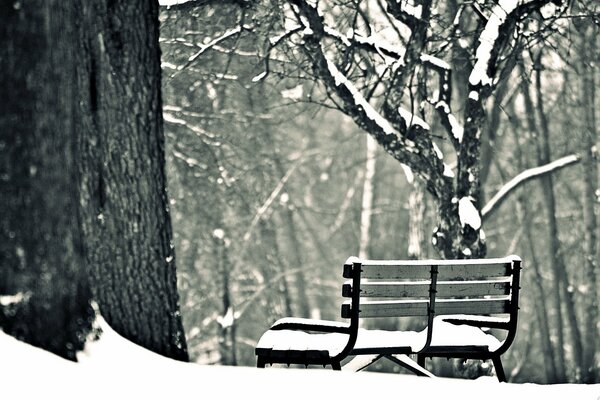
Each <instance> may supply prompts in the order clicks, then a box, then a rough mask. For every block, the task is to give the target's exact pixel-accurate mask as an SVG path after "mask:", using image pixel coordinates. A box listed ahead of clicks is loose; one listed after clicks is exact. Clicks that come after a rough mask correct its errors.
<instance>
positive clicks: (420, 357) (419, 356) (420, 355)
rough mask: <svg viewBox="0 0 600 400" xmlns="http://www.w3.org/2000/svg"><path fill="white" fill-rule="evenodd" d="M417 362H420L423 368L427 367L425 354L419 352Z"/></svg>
mask: <svg viewBox="0 0 600 400" xmlns="http://www.w3.org/2000/svg"><path fill="white" fill-rule="evenodd" d="M417 364H419V365H420V366H421V368H425V355H423V354H417Z"/></svg>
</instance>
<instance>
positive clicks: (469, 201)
mask: <svg viewBox="0 0 600 400" xmlns="http://www.w3.org/2000/svg"><path fill="white" fill-rule="evenodd" d="M458 217H459V218H460V224H461V225H462V226H465V225H470V226H471V228H473V229H475V230H477V229H479V228H481V217H480V216H479V212H478V211H477V208H476V207H475V205H474V204H473V198H472V197H471V196H465V197H462V198H461V199H460V200H458Z"/></svg>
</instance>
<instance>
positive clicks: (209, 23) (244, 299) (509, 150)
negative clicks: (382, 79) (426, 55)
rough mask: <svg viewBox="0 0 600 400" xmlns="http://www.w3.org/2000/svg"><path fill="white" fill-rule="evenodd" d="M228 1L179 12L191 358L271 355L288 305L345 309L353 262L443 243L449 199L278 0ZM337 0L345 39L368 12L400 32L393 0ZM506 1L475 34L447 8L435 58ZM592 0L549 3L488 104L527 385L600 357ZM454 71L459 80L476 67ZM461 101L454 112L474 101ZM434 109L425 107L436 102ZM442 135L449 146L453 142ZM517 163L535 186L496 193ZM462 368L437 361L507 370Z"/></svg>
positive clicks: (493, 174) (518, 365)
mask: <svg viewBox="0 0 600 400" xmlns="http://www.w3.org/2000/svg"><path fill="white" fill-rule="evenodd" d="M227 3H228V4H225V5H219V6H216V5H207V6H203V5H198V4H194V3H193V2H192V3H190V4H187V5H175V6H173V7H171V8H169V9H163V10H162V13H161V47H162V51H163V55H162V59H163V63H162V67H163V93H164V117H165V124H166V125H165V132H166V135H167V150H168V151H167V166H168V177H169V192H170V195H171V209H172V218H173V226H174V238H175V247H176V252H177V257H178V278H179V289H180V295H181V298H182V301H181V307H182V315H183V316H184V318H183V321H184V326H185V331H186V336H187V340H188V346H189V351H190V355H191V358H192V359H194V360H196V361H197V362H200V363H213V364H226V365H253V364H254V362H255V357H254V354H253V349H254V346H255V344H256V341H257V339H258V338H259V337H260V334H261V333H262V332H263V331H264V329H265V328H266V327H268V326H269V325H270V324H271V323H272V322H273V321H274V320H275V319H277V318H279V317H282V316H290V315H293V316H298V317H314V318H326V319H338V317H339V315H338V314H339V305H338V304H339V301H340V298H339V294H340V293H338V292H339V287H340V285H339V282H340V273H341V268H340V266H341V263H342V262H343V261H344V260H345V259H346V257H348V256H350V255H360V256H363V257H368V258H375V259H379V258H381V259H402V258H435V257H439V255H440V254H439V252H438V251H437V250H436V248H435V247H434V246H433V245H432V235H433V234H434V233H435V229H436V218H437V209H436V205H435V203H434V200H433V199H432V197H431V196H430V194H429V193H428V192H427V188H426V187H425V185H424V184H423V182H422V181H420V179H419V177H413V174H412V173H411V171H410V170H408V171H407V168H405V166H402V165H400V163H399V162H398V161H397V160H395V159H394V158H393V157H390V155H389V154H386V151H384V149H383V148H382V147H381V146H378V145H377V144H376V143H375V141H374V140H372V139H371V137H370V136H368V135H366V134H365V132H364V130H361V129H360V127H358V126H357V124H356V123H355V122H354V121H353V120H352V118H351V117H352V115H351V117H348V116H347V115H344V113H343V112H340V109H343V108H344V107H343V101H342V102H340V101H339V100H338V101H337V102H336V100H335V95H334V94H332V90H329V89H328V87H327V85H323V83H322V82H320V81H319V80H318V79H316V78H315V75H317V74H316V73H315V72H314V71H313V70H312V69H311V66H310V64H309V63H307V62H306V61H303V60H302V57H301V55H300V53H301V51H299V50H297V49H298V48H302V46H305V43H303V42H302V39H300V38H295V40H296V41H295V42H294V39H291V41H292V42H294V45H295V46H296V50H294V47H293V46H291V45H289V46H286V45H282V44H281V43H280V42H283V40H281V37H282V36H285V32H286V31H287V32H289V24H288V23H287V22H285V17H282V15H285V12H284V11H282V10H280V9H278V11H280V12H281V13H280V14H278V13H277V12H274V11H273V9H274V8H276V7H275V6H273V4H275V3H277V2H264V3H261V4H260V5H259V6H254V7H246V6H244V5H243V2H241V3H240V2H227ZM333 3H336V4H335V7H334V6H331V8H327V6H324V7H325V9H326V10H327V12H328V13H331V14H333V15H336V16H338V17H339V18H338V19H337V20H335V21H336V22H335V24H336V29H338V30H339V31H341V32H343V35H346V30H348V29H350V28H352V29H354V30H355V31H360V29H363V30H364V29H365V27H364V25H365V24H367V22H361V21H363V20H364V21H371V22H370V23H371V27H370V28H369V29H372V30H373V31H372V32H371V35H372V37H375V36H376V35H379V37H380V38H381V37H385V35H386V34H387V33H389V32H385V29H384V28H382V26H384V25H385V24H391V22H390V21H391V19H390V18H389V15H387V18H388V19H387V20H386V19H385V18H386V12H385V5H384V2H381V1H372V2H362V3H361V2H352V1H349V2H332V4H333ZM359 3H360V6H358V4H359ZM493 3H494V2H481V3H478V4H479V6H477V7H475V6H474V10H476V11H477V10H479V11H478V12H479V13H481V15H480V16H479V17H478V16H477V15H478V13H477V12H473V11H469V12H467V11H465V12H464V13H463V17H462V18H463V20H462V22H461V28H462V29H463V32H465V33H464V35H463V36H460V35H458V36H452V35H449V36H443V35H442V32H444V30H445V32H448V31H449V30H450V29H451V28H452V27H451V26H449V22H448V20H450V21H452V18H451V17H452V16H453V15H455V14H456V11H457V10H458V9H459V8H460V7H459V5H458V2H454V1H450V2H447V5H446V6H440V5H438V8H436V9H435V11H434V16H433V17H432V21H433V22H432V26H433V27H432V28H431V29H432V31H434V33H433V34H432V36H434V39H432V41H433V42H434V43H433V48H435V49H437V50H439V51H437V52H436V54H435V55H436V56H437V57H439V58H443V59H445V60H448V61H449V62H450V60H452V61H451V62H452V63H454V64H453V67H455V70H456V69H458V68H456V66H457V65H460V60H461V55H460V50H461V46H462V41H469V40H471V41H474V39H473V37H475V36H474V34H475V32H477V29H480V28H478V18H485V17H484V16H483V15H490V10H491V9H492V4H493ZM579 3H580V4H578V5H573V6H571V7H567V8H565V9H564V10H563V11H562V12H561V13H559V14H560V17H558V18H557V19H556V20H553V24H554V25H552V26H550V25H551V24H550V23H549V20H548V19H545V15H546V14H545V13H546V12H547V11H546V10H544V12H541V13H536V14H535V16H534V17H532V18H531V20H530V21H529V22H523V25H522V26H520V28H519V29H518V30H517V31H516V32H515V33H514V35H515V36H518V35H521V36H522V38H524V41H523V42H522V43H521V42H519V43H521V44H519V45H514V47H511V50H510V51H508V52H506V53H505V54H503V55H502V57H503V59H502V63H503V64H502V65H503V69H502V73H501V74H499V75H500V77H499V82H497V83H498V84H497V89H496V91H495V92H494V94H493V95H491V96H490V98H489V99H488V100H487V101H486V103H485V105H484V106H485V115H486V117H485V122H484V124H483V127H482V132H483V133H482V138H481V141H482V145H481V148H482V158H481V170H482V177H481V196H482V199H481V203H480V204H481V208H483V206H484V205H485V204H488V202H489V204H488V207H489V208H488V209H484V212H482V214H483V218H482V219H483V228H484V229H485V236H484V239H483V241H484V242H485V246H486V247H487V256H488V257H494V256H504V255H507V254H513V253H514V254H518V255H520V256H521V257H522V258H523V260H524V266H525V269H524V271H523V278H524V279H523V284H522V287H523V291H522V295H521V296H522V301H521V311H520V315H519V319H520V324H519V330H518V332H519V333H518V335H517V339H516V342H515V343H514V345H513V346H512V347H511V349H510V350H509V352H508V353H507V355H506V357H505V359H506V361H505V364H506V366H507V367H506V369H507V371H508V374H509V376H510V378H509V380H511V381H517V382H526V381H529V382H531V381H533V382H555V381H565V380H568V381H581V380H582V379H583V378H582V367H583V364H585V363H587V365H595V370H596V371H597V366H598V364H599V359H598V356H599V353H598V349H597V339H594V337H596V338H597V337H598V331H599V327H600V321H599V320H598V318H597V315H598V314H597V311H596V312H595V314H594V312H593V311H590V306H589V305H590V302H591V304H593V305H592V307H596V308H597V306H598V303H597V298H598V290H597V287H598V281H597V265H598V246H597V244H596V241H597V237H598V236H597V235H598V225H597V222H595V221H597V218H598V202H599V197H600V196H599V194H600V192H599V191H598V175H597V168H598V156H597V143H598V135H597V131H598V130H597V127H596V121H597V112H598V110H597V109H598V107H597V103H596V99H595V93H596V89H597V88H598V68H597V66H598V51H597V36H598V35H597V33H598V20H597V14H596V17H590V16H591V15H593V14H594V9H593V8H594V5H593V4H592V2H590V3H588V4H587V5H586V4H585V2H583V3H581V2H579ZM240 4H242V6H240ZM270 6H271V7H273V9H272V8H269V7H270ZM550 6H552V4H551V5H550ZM461 7H462V6H461ZM467 9H468V7H467ZM357 10H360V11H357ZM596 12H597V10H596ZM577 16H579V17H580V18H578V17H577ZM588 17H590V19H588ZM377 18H382V19H383V21H382V20H380V19H377ZM594 18H596V19H594ZM584 20H585V22H584ZM340 21H343V22H340ZM353 24H354V25H353ZM444 24H447V25H444ZM292 27H293V24H292ZM286 28H287V30H286ZM363 34H364V35H365V36H367V35H368V33H363ZM277 35H279V36H277ZM398 35H400V36H402V33H398ZM436 35H438V36H436ZM347 37H351V34H350V33H348V34H347ZM286 39H287V38H286ZM435 40H437V42H435ZM459 42H460V43H459ZM457 43H459V44H458V45H457ZM305 47H306V46H305ZM464 47H465V48H466V47H468V45H464ZM457 48H458V50H457ZM356 52H357V53H358V50H357V51H356ZM457 53H459V54H458V55H457ZM354 56H355V55H354V54H352V55H347V57H348V58H351V57H354ZM356 57H357V58H358V56H356ZM382 57H383V56H382ZM467 58H468V55H467ZM463 62H464V60H463ZM357 64H358V63H357ZM507 64H508V66H507ZM376 68H377V66H376V65H374V63H373V65H369V62H368V61H365V65H364V66H360V68H357V69H358V70H359V71H361V70H362V73H363V74H364V75H365V76H367V75H370V74H371V75H375V76H377V73H378V71H376ZM454 72H455V75H454V80H453V81H452V83H453V84H454V86H458V87H460V83H461V81H460V80H461V79H462V80H465V79H466V78H465V76H464V73H462V75H461V73H460V72H459V73H456V71H454ZM421 74H423V73H422V72H421ZM416 75H417V74H416V73H415V76H413V78H414V80H415V82H413V83H412V88H413V89H412V91H413V92H414V93H417V92H418V90H419V85H418V84H417V83H416V81H417V80H425V81H427V82H428V85H429V87H434V88H435V87H436V86H435V85H436V79H437V77H436V76H435V75H434V76H433V77H432V76H428V77H423V76H418V77H417V76H416ZM359 79H360V78H359ZM361 82H362V81H361ZM365 87H366V88H368V84H367V83H365ZM457 90H460V89H457ZM431 92H433V89H432V90H431ZM462 95H463V97H465V96H466V94H462ZM431 96H435V94H433V95H431ZM415 97H418V96H417V95H416V94H415ZM411 99H412V98H411ZM413 100H414V99H413ZM422 101H423V102H424V101H425V99H422ZM453 106H454V113H455V115H459V113H460V112H462V111H463V110H464V107H465V105H464V104H461V103H460V102H457V101H455V102H454V103H453ZM425 108H426V107H425V106H423V104H422V103H421V104H420V105H419V104H418V102H417V105H415V106H414V107H413V110H414V109H418V110H419V111H420V112H421V113H422V114H421V115H422V116H423V118H425V116H431V115H432V111H424V109H425ZM432 109H433V107H432ZM415 113H416V111H415ZM460 119H461V118H460V117H459V120H460ZM442 121H443V120H442ZM460 122H461V123H464V121H460ZM436 130H437V131H441V132H443V130H444V126H443V122H438V123H437V125H435V126H434V128H432V131H436ZM440 135H443V133H442V134H440ZM434 136H435V135H434ZM438 139H439V140H438ZM436 142H437V143H438V146H439V147H440V148H441V150H442V152H443V153H444V154H446V151H447V150H449V149H451V147H452V146H451V142H450V141H449V140H448V139H445V138H443V137H440V136H438V137H437V138H436ZM556 160H558V163H554V164H552V162H553V161H556ZM449 164H450V165H451V166H452V165H454V166H455V165H456V159H454V160H452V159H451V160H450V161H449ZM539 166H548V168H546V169H542V170H535V169H534V168H536V167H539ZM524 171H527V173H526V174H525V175H519V174H521V173H523V172H524ZM527 174H529V175H527ZM514 177H520V180H518V181H519V184H518V185H516V186H515V187H512V188H511V189H510V190H509V191H508V195H506V196H504V197H503V198H502V201H499V202H495V203H494V202H493V201H492V202H490V200H495V198H494V195H495V194H496V193H498V191H499V190H500V189H501V188H502V187H503V185H505V184H506V183H507V182H509V181H510V180H511V179H512V178H514ZM504 189H507V187H506V186H505V187H504ZM505 194H506V193H505ZM504 200H505V201H504ZM432 232H433V233H432ZM590 271H596V272H595V275H593V274H592V275H590ZM563 272H564V274H563ZM590 276H591V277H595V278H593V280H590ZM569 303H570V305H569ZM590 318H592V320H591V321H590ZM402 324H404V325H402ZM406 324H407V322H400V321H397V322H396V321H395V322H392V323H388V325H387V326H384V327H385V328H397V327H399V326H404V327H406V326H407V325H406ZM408 324H409V325H408V326H410V322H409V323H408ZM590 340H591V342H590ZM582 360H588V361H582ZM590 363H591V364H590ZM460 364H461V363H460V362H459V363H455V364H452V363H447V362H445V361H438V362H437V363H436V364H435V366H434V372H436V373H438V374H441V375H444V374H449V375H452V374H456V370H458V371H462V372H460V373H461V374H462V375H464V376H471V377H473V376H477V375H481V374H489V373H491V371H490V368H491V366H490V365H488V364H483V366H479V365H478V364H476V365H470V364H464V365H460ZM373 368H374V369H375V370H386V371H390V370H392V369H393V367H392V366H391V365H385V364H384V365H379V366H375V367H373ZM584 369H585V368H584ZM594 374H596V372H594V373H593V374H592V375H593V376H594V377H593V378H592V377H591V376H590V375H586V376H587V377H586V378H585V380H589V379H597V375H594Z"/></svg>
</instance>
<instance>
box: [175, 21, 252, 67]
mask: <svg viewBox="0 0 600 400" xmlns="http://www.w3.org/2000/svg"><path fill="white" fill-rule="evenodd" d="M243 30H248V31H249V30H252V28H251V27H250V26H248V25H238V26H236V27H235V28H232V29H229V30H228V31H226V32H224V33H223V34H222V35H221V36H219V37H216V38H214V39H212V40H211V41H210V42H208V43H206V44H202V45H200V44H199V45H197V46H198V47H199V48H200V50H198V51H197V52H195V53H194V54H192V55H191V56H190V57H189V58H188V60H187V62H186V63H185V64H183V65H180V66H179V67H177V71H178V72H179V71H182V70H184V69H186V68H187V67H189V66H190V65H191V64H192V63H193V62H194V61H196V59H197V58H198V57H200V56H201V55H202V54H204V52H206V51H207V50H209V49H211V48H213V47H214V46H215V45H217V44H219V43H221V42H223V41H224V40H227V39H229V38H231V37H233V36H235V35H238V34H240V33H241V32H242V31H243ZM174 75H175V74H174Z"/></svg>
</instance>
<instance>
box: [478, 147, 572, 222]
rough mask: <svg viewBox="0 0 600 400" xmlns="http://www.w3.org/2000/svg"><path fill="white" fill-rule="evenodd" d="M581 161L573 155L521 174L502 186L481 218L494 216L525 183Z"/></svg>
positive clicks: (482, 210) (485, 207)
mask: <svg viewBox="0 0 600 400" xmlns="http://www.w3.org/2000/svg"><path fill="white" fill-rule="evenodd" d="M580 160H581V157H580V156H579V155H577V154H571V155H569V156H565V157H562V158H559V159H558V160H555V161H552V162H551V163H548V164H545V165H542V166H539V167H535V168H531V169H528V170H525V171H523V172H521V173H520V174H518V175H517V176H515V177H514V178H512V179H511V180H510V181H508V182H507V183H506V184H505V185H504V186H502V187H501V188H500V190H499V191H498V192H497V193H496V194H495V195H494V197H492V198H491V199H490V201H488V203H487V204H486V205H485V206H484V207H483V208H482V209H481V217H482V218H484V219H485V218H488V217H489V216H490V215H492V213H493V212H494V211H496V210H497V209H498V208H499V207H500V205H501V204H502V203H503V202H504V201H505V200H506V199H507V198H508V196H509V195H510V194H511V193H512V192H513V191H515V189H517V188H518V187H520V186H521V185H523V184H524V183H525V182H528V181H530V180H532V179H534V178H539V177H541V176H544V175H546V174H551V173H553V172H556V171H558V170H561V169H563V168H565V167H567V166H569V165H572V164H575V163H578V162H579V161H580Z"/></svg>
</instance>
